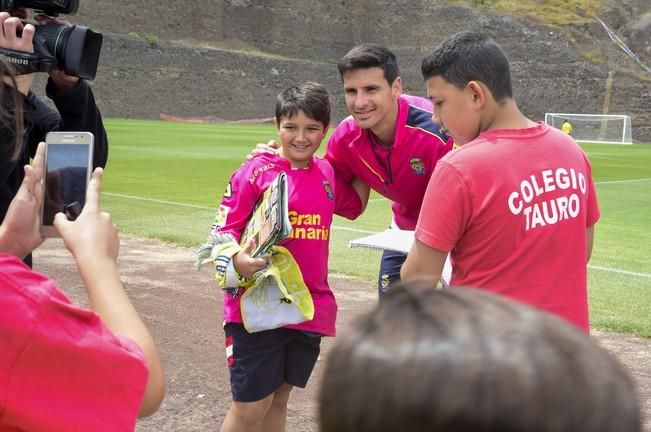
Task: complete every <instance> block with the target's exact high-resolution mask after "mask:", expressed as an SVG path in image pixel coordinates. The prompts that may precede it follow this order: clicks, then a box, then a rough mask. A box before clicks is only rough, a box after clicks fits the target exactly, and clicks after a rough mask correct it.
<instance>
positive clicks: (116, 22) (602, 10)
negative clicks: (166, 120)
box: [69, 0, 651, 142]
mask: <svg viewBox="0 0 651 432" xmlns="http://www.w3.org/2000/svg"><path fill="white" fill-rule="evenodd" d="M527 2H528V3H531V4H532V5H533V6H534V7H540V8H541V9H540V12H539V13H538V11H537V10H536V9H530V10H529V13H528V14H526V15H523V14H521V13H519V12H518V13H516V14H511V15H509V14H506V13H507V12H505V10H504V8H503V7H498V6H500V4H502V3H506V2H503V1H502V2H500V0H466V1H458V2H454V4H451V3H452V2H444V1H436V0H337V1H327V0H305V1H301V2H287V1H286V0H283V1H281V0H178V1H170V0H158V1H154V0H139V1H137V2H134V1H131V0H81V5H80V10H79V13H78V14H77V15H76V16H74V17H70V18H69V19H70V20H72V21H75V22H76V23H79V24H83V25H87V26H89V27H91V28H93V29H94V30H97V31H100V32H102V33H103V34H104V36H105V40H104V46H103V50H102V57H101V60H100V71H99V73H98V76H97V78H96V80H95V82H94V89H95V92H96V95H97V98H98V101H99V104H100V107H101V109H102V110H103V112H104V114H105V115H106V116H110V117H127V118H158V117H159V115H160V113H165V114H170V115H174V116H179V117H203V116H213V117H219V118H224V119H242V118H257V117H269V116H270V115H271V113H272V110H273V103H274V98H275V96H276V94H277V93H278V92H279V91H280V90H281V89H282V88H284V87H286V86H287V85H288V84H289V83H293V82H296V81H304V80H308V79H309V80H316V81H319V82H322V83H324V84H325V85H327V86H328V88H329V89H330V90H331V92H332V94H333V96H335V105H336V107H337V109H336V111H335V112H336V119H337V120H339V119H341V118H342V117H343V116H344V115H345V114H346V113H345V107H344V104H343V99H342V94H341V84H340V81H339V77H338V75H337V72H336V66H335V63H336V61H337V59H338V58H339V57H341V56H342V55H343V54H344V53H345V52H346V51H347V50H348V49H349V48H350V47H351V46H352V45H354V44H355V43H358V42H363V41H373V42H379V43H383V44H385V45H387V46H389V47H390V48H391V49H392V50H394V52H395V53H396V55H397V56H398V60H399V63H400V65H401V69H402V75H403V79H404V81H405V84H406V90H407V91H408V92H410V93H414V94H423V90H424V86H423V82H422V78H421V77H420V74H419V66H420V61H421V59H422V58H423V57H424V56H425V55H426V54H427V53H428V52H429V51H430V50H431V48H432V47H433V46H435V45H436V44H437V43H438V42H439V41H440V40H441V39H443V38H444V37H445V36H447V35H449V34H452V33H454V32H457V31H460V30H466V29H474V30H479V31H482V32H486V33H488V34H490V35H492V36H493V37H494V38H495V39H496V40H497V41H498V42H499V43H500V44H501V45H502V46H503V48H504V49H505V51H506V52H507V54H508V55H509V57H510V60H511V62H512V64H513V78H514V87H515V89H514V90H515V93H516V98H517V100H518V103H519V105H520V107H521V108H522V109H523V110H524V111H525V112H526V114H527V115H529V116H530V117H532V118H534V119H542V118H544V113H545V112H576V113H602V112H607V113H613V114H629V115H630V116H631V117H632V122H633V137H634V139H635V140H636V141H642V142H651V109H650V107H651V75H650V74H648V73H647V72H645V71H644V70H643V69H642V68H641V67H640V66H639V65H637V63H635V62H634V61H633V60H631V59H630V58H629V57H628V56H627V55H626V54H625V53H624V52H623V51H622V50H621V49H620V48H618V47H617V46H615V44H613V43H612V42H611V40H610V39H609V37H608V35H607V33H606V32H605V30H604V29H603V28H602V27H601V25H600V24H598V23H597V22H596V21H595V20H594V18H593V17H591V16H590V13H592V11H585V10H583V9H577V10H572V11H567V10H559V12H558V14H559V15H564V16H565V17H566V18H568V17H569V20H568V19H566V21H569V23H561V24H553V25H552V24H551V23H550V19H546V18H545V17H546V15H545V13H548V11H547V12H546V11H545V10H544V9H542V6H541V5H543V4H544V3H549V1H547V2H542V1H540V0H522V1H521V2H520V5H521V4H523V3H527ZM486 3H488V5H486ZM516 3H517V2H516ZM561 3H563V2H561ZM564 3H568V2H564ZM576 3H577V4H579V3H581V2H580V1H577V2H576ZM588 3H590V2H588ZM591 4H592V5H593V6H594V5H598V12H599V16H600V17H601V18H602V19H604V21H605V22H607V23H608V24H609V26H610V27H611V28H612V29H613V30H615V32H617V34H618V35H620V36H622V37H623V39H624V40H626V42H627V43H628V44H629V46H630V47H631V48H632V49H633V50H634V51H635V52H637V53H638V54H639V55H640V57H641V60H642V61H643V62H644V63H645V64H647V65H651V45H650V44H651V40H650V39H651V38H649V35H650V34H651V7H650V6H649V3H648V0H621V1H617V0H613V1H610V0H592V2H591ZM537 5H538V6H537ZM577 11H578V12H577ZM574 14H576V17H575V15H574ZM582 14H583V15H582Z"/></svg>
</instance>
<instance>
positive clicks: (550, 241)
mask: <svg viewBox="0 0 651 432" xmlns="http://www.w3.org/2000/svg"><path fill="white" fill-rule="evenodd" d="M422 73H423V77H424V79H425V81H426V85H427V93H428V96H429V98H430V99H431V100H432V102H433V103H434V110H435V111H434V113H435V119H436V120H439V121H440V122H441V124H442V125H443V127H444V128H445V130H446V131H448V133H449V134H450V135H452V137H454V141H455V142H456V143H459V144H460V145H461V146H460V147H459V148H458V149H457V150H455V151H454V152H452V153H450V154H449V155H447V156H446V157H444V158H443V159H441V161H440V162H439V164H438V166H437V168H436V171H435V172H434V175H433V176H432V179H431V180H430V184H429V186H428V188H427V193H426V194H425V201H424V202H423V207H422V209H421V213H420V217H419V219H418V225H417V227H416V241H415V243H414V246H413V247H412V249H411V251H410V252H409V256H408V258H407V261H406V262H405V265H404V267H403V269H402V276H403V278H405V279H408V278H413V277H415V276H417V275H427V276H429V277H432V278H433V279H434V280H438V278H439V277H440V275H441V271H442V269H443V264H444V261H445V257H446V255H447V253H448V252H450V254H451V259H452V279H451V285H452V286H460V285H464V286H469V287H475V288H481V289H485V290H488V291H493V292H495V293H499V294H502V295H505V296H508V297H511V298H513V299H516V300H520V301H522V302H525V303H529V304H531V305H533V306H536V307H538V308H540V309H543V310H546V311H549V312H552V313H554V314H556V315H559V316H561V317H564V318H565V319H567V320H568V321H570V322H571V323H573V324H574V325H576V326H577V327H579V328H581V329H583V330H584V331H586V332H587V331H589V319H588V299H587V281H586V278H587V262H588V260H589V259H590V254H591V252H592V241H593V234H594V225H595V223H596V222H597V220H598V219H599V209H598V206H597V197H596V194H595V188H594V183H593V181H592V174H591V169H590V163H589V161H588V158H587V156H586V155H585V153H584V152H583V150H582V149H581V148H580V147H579V146H578V145H577V144H576V142H574V140H573V139H572V138H571V137H569V136H567V135H565V134H563V133H562V132H561V131H559V130H558V129H555V128H552V127H550V126H548V125H546V124H544V123H534V122H533V121H531V120H529V119H528V118H526V117H525V116H524V115H523V114H522V113H521V112H520V110H519V109H518V107H517V105H516V103H515V100H514V99H513V91H512V88H511V73H510V66H509V62H508V60H507V58H506V55H505V54H504V52H503V51H502V49H501V48H500V47H499V46H498V45H497V43H496V42H495V41H494V40H493V39H491V38H489V37H487V36H484V35H482V34H479V33H474V32H462V33H458V34H456V35H454V36H452V37H451V38H450V39H448V40H446V41H445V42H443V43H442V44H441V45H439V46H438V47H437V48H436V49H435V50H434V52H433V53H432V54H431V55H430V56H428V57H427V58H426V59H425V60H423V64H422Z"/></svg>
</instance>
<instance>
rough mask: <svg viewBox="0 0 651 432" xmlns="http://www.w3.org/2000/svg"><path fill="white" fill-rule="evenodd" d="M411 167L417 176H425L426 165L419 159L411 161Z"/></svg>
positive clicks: (413, 158) (415, 158)
mask: <svg viewBox="0 0 651 432" xmlns="http://www.w3.org/2000/svg"><path fill="white" fill-rule="evenodd" d="M409 165H411V169H412V170H414V173H416V175H423V174H425V164H423V161H422V160H421V159H420V158H419V157H412V158H411V159H409Z"/></svg>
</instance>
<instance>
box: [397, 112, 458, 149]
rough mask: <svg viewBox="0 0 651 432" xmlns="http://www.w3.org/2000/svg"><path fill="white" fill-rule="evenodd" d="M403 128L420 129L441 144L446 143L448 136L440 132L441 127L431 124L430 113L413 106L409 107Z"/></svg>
mask: <svg viewBox="0 0 651 432" xmlns="http://www.w3.org/2000/svg"><path fill="white" fill-rule="evenodd" d="M405 126H407V127H408V128H412V129H420V130H422V131H423V132H426V133H428V134H430V135H433V136H435V137H437V138H439V139H440V140H441V141H442V142H443V143H446V142H447V140H448V136H447V135H446V134H444V133H443V132H441V126H439V125H438V124H436V123H433V122H432V113H431V112H429V111H426V110H424V109H422V108H419V107H417V106H414V105H409V111H408V112H407V121H406V122H405Z"/></svg>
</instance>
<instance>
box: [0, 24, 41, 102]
mask: <svg viewBox="0 0 651 432" xmlns="http://www.w3.org/2000/svg"><path fill="white" fill-rule="evenodd" d="M35 31H36V29H35V28H34V26H33V25H31V24H25V25H23V22H22V21H21V20H20V18H18V17H13V16H11V15H10V14H9V13H8V12H0V48H7V49H10V50H14V51H24V52H28V53H32V52H34V45H33V40H34V32H35ZM2 80H3V82H4V83H5V84H7V85H10V86H13V85H14V84H13V83H14V82H15V83H16V84H15V85H16V89H17V90H18V91H19V92H21V93H23V94H27V93H28V92H29V89H30V88H31V87H32V82H33V81H34V74H27V75H16V76H15V77H14V80H12V79H11V77H8V76H4V77H2Z"/></svg>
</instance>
